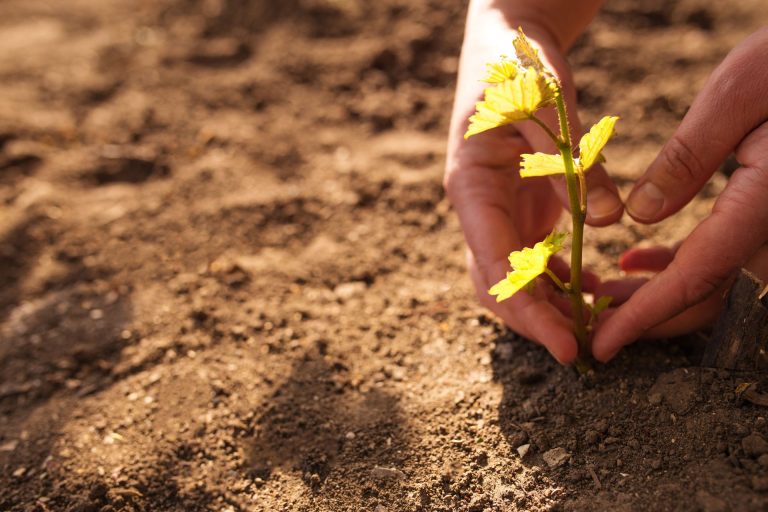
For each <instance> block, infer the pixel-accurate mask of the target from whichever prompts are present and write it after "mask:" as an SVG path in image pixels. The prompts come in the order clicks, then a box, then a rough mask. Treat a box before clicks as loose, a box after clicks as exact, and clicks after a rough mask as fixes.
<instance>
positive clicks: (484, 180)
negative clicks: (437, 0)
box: [445, 9, 623, 363]
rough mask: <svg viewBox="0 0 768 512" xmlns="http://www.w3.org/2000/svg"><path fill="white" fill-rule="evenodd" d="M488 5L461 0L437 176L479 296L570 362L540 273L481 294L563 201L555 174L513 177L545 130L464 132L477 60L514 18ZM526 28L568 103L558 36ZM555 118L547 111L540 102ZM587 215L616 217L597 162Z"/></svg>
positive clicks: (564, 317) (572, 347)
mask: <svg viewBox="0 0 768 512" xmlns="http://www.w3.org/2000/svg"><path fill="white" fill-rule="evenodd" d="M510 21H514V20H509V19H508V18H504V17H500V16H499V15H498V13H497V12H494V11H493V10H487V11H483V10H482V9H480V10H478V9H475V10H474V11H473V10H472V9H470V18H469V21H468V24H467V34H466V37H465V41H464V47H463V50H462V60H461V67H460V71H459V78H458V86H457V93H456V100H455V103H454V108H453V117H452V123H451V131H450V134H449V146H448V158H447V164H446V177H445V185H446V190H447V193H448V196H449V198H450V199H451V202H452V203H453V205H454V206H455V208H456V210H457V212H458V215H459V219H460V221H461V225H462V229H463V231H464V235H465V237H466V239H467V243H468V245H469V251H468V264H469V269H470V275H471V277H472V280H473V283H474V285H475V288H476V291H477V294H478V297H479V299H480V301H481V303H482V304H484V305H485V306H486V307H488V308H489V309H490V310H491V311H493V312H494V313H496V314H497V315H498V316H499V317H500V318H501V319H503V320H504V322H505V323H506V324H507V325H509V326H510V327H511V328H512V329H513V330H515V331H516V332H518V333H519V334H521V335H523V336H525V337H527V338H529V339H532V340H534V341H537V342H539V343H541V344H542V345H544V346H545V347H546V348H547V349H548V350H549V351H550V353H552V355H553V356H554V357H555V358H556V359H557V360H558V361H560V362H561V363H569V362H571V361H572V360H573V359H574V358H575V356H576V353H577V345H576V340H575V338H574V335H573V332H572V329H573V327H572V321H571V319H570V318H569V315H570V304H569V302H568V301H567V300H566V299H564V298H563V297H561V296H560V294H559V293H556V292H555V291H554V289H553V288H552V287H551V286H549V283H540V285H539V286H537V288H536V289H535V292H534V293H533V294H532V295H529V294H517V295H515V296H514V297H512V298H511V299H510V300H507V301H505V302H504V303H496V302H495V301H494V300H493V298H492V297H490V296H489V295H488V289H489V287H490V286H491V285H492V284H494V283H496V282H497V281H499V280H500V279H502V278H503V277H504V275H505V273H506V271H508V270H509V265H508V262H507V256H508V255H509V253H510V252H511V251H514V250H519V249H521V248H522V247H525V246H532V245H533V244H534V243H535V242H538V241H540V240H541V239H543V238H544V237H545V236H546V235H547V234H548V233H549V232H550V231H551V230H552V228H553V226H554V224H555V222H556V221H557V219H558V218H559V216H560V214H561V212H562V208H563V205H566V206H567V205H568V198H567V193H566V188H565V184H564V181H563V180H562V178H558V179H548V178H544V179H539V178H535V179H530V180H525V182H523V180H521V178H520V177H519V174H518V172H517V170H518V167H519V162H520V155H521V154H522V153H526V152H533V151H542V152H546V153H553V152H555V147H554V145H553V143H552V142H551V140H550V139H549V138H548V137H547V136H546V135H545V134H543V133H541V132H540V129H539V127H536V126H535V125H532V124H531V126H528V125H527V124H528V123H522V124H520V125H517V126H516V127H515V128H512V127H510V126H504V127H501V128H497V129H494V130H491V131H488V132H485V133H482V134H480V135H477V136H475V137H472V138H471V139H470V140H466V141H465V140H464V139H463V134H464V132H465V131H466V127H467V118H468V117H469V116H470V114H472V113H473V112H474V110H475V103H476V102H477V101H479V100H480V99H481V98H482V90H483V88H484V85H483V84H482V83H481V82H480V79H481V78H483V77H484V76H485V75H486V71H485V63H486V62H489V61H493V60H497V59H498V57H499V56H500V55H502V54H504V53H508V52H509V51H510V47H511V42H512V39H513V38H514V34H515V31H514V27H516V24H515V23H510ZM522 25H523V29H524V31H525V32H526V35H527V36H528V37H529V39H530V40H531V41H533V42H534V44H537V45H538V46H539V48H540V51H541V53H542V57H543V60H545V62H546V63H547V64H548V66H549V67H550V69H552V70H553V71H554V72H555V73H557V75H558V77H559V79H560V80H561V82H562V83H563V88H564V90H565V91H566V93H567V95H568V96H570V97H569V98H567V100H568V102H569V104H570V105H575V93H574V88H573V86H572V79H571V77H570V73H569V71H568V68H567V65H566V63H565V59H564V58H563V55H562V51H561V48H560V46H561V45H560V44H558V43H556V42H555V41H554V40H553V39H552V38H551V37H550V36H549V35H548V34H549V32H548V31H547V30H545V29H543V28H541V27H540V26H538V25H537V24H535V23H522ZM540 117H541V118H543V119H545V121H546V122H548V123H549V124H550V126H552V127H554V126H556V125H555V120H556V116H555V113H554V112H540ZM571 125H572V127H573V129H574V131H575V132H576V133H574V134H573V135H574V136H575V137H577V138H578V136H580V135H581V133H580V132H581V126H580V124H579V122H578V119H577V118H576V116H575V115H572V116H571ZM587 182H588V190H589V204H590V209H589V212H588V217H587V222H588V223H590V224H592V225H606V224H609V223H612V222H615V221H616V220H617V219H618V218H619V217H621V214H622V211H623V205H622V203H621V201H620V200H619V198H618V194H617V191H616V187H615V185H614V184H613V183H612V182H611V180H610V179H609V178H608V176H607V175H606V173H605V171H604V170H603V169H602V168H598V167H595V168H593V169H592V170H591V171H590V173H589V174H588V180H587ZM550 265H551V267H552V270H553V271H554V272H555V273H556V274H558V275H559V277H561V278H563V279H564V280H566V281H567V280H569V279H568V266H567V265H566V264H565V263H564V262H562V261H561V260H555V259H553V260H551V263H550ZM584 277H585V278H584V288H585V290H586V291H589V290H590V289H592V287H594V286H595V284H596V281H597V279H596V278H595V277H594V276H593V275H589V274H586V275H585V276H584Z"/></svg>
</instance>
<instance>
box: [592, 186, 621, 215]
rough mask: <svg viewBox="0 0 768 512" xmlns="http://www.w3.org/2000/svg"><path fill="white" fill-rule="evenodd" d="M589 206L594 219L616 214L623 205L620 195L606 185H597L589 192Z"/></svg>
mask: <svg viewBox="0 0 768 512" xmlns="http://www.w3.org/2000/svg"><path fill="white" fill-rule="evenodd" d="M587 208H588V212H589V216H590V217H591V218H592V219H593V220H599V219H602V218H605V217H610V216H613V215H615V214H616V212H617V211H619V210H620V209H621V208H623V205H622V204H621V201H620V200H619V197H618V196H617V195H616V194H614V193H613V192H611V191H610V190H608V189H607V188H605V187H595V188H593V189H590V191H589V193H588V194H587Z"/></svg>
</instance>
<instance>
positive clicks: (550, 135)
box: [531, 115, 562, 146]
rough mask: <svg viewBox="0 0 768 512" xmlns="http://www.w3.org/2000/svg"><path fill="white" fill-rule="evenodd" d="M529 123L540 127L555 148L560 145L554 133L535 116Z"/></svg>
mask: <svg viewBox="0 0 768 512" xmlns="http://www.w3.org/2000/svg"><path fill="white" fill-rule="evenodd" d="M531 121H533V122H534V123H536V124H537V125H539V126H541V129H542V130H544V131H545V132H546V134H547V135H549V138H550V139H552V142H554V143H555V145H556V146H559V145H560V144H561V143H562V141H561V140H560V139H559V138H558V136H557V135H555V132H553V131H552V130H550V128H549V126H547V123H545V122H544V121H542V120H541V119H539V118H538V117H536V116H535V115H532V116H531Z"/></svg>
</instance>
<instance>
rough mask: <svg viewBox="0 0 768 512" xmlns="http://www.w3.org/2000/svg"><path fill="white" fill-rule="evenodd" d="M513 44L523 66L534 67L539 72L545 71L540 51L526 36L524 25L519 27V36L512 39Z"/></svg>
mask: <svg viewBox="0 0 768 512" xmlns="http://www.w3.org/2000/svg"><path fill="white" fill-rule="evenodd" d="M512 44H513V45H514V46H515V53H516V54H517V58H518V60H520V64H522V66H523V67H526V68H527V67H532V68H533V69H535V70H536V71H538V72H539V73H542V72H544V70H545V68H544V63H542V62H541V59H540V58H539V51H538V50H537V49H536V48H534V46H533V45H532V44H531V42H530V41H529V40H528V38H527V37H525V33H524V32H523V27H517V37H516V38H515V40H514V41H512Z"/></svg>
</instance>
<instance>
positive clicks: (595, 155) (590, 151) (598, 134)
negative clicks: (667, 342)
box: [579, 116, 619, 171]
mask: <svg viewBox="0 0 768 512" xmlns="http://www.w3.org/2000/svg"><path fill="white" fill-rule="evenodd" d="M618 120H619V118H618V117H616V116H606V117H604V118H602V119H601V120H600V121H599V122H598V123H597V124H596V125H594V126H593V127H592V128H590V129H589V133H587V134H585V135H584V136H583V137H582V138H581V141H580V142H579V165H580V166H581V168H582V170H583V171H586V170H587V169H589V168H590V167H592V166H593V165H594V164H595V163H596V162H600V161H602V155H600V152H601V151H602V150H603V148H604V147H605V145H606V144H607V143H608V140H610V138H611V137H613V133H614V131H613V128H614V126H615V125H616V121H618Z"/></svg>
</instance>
